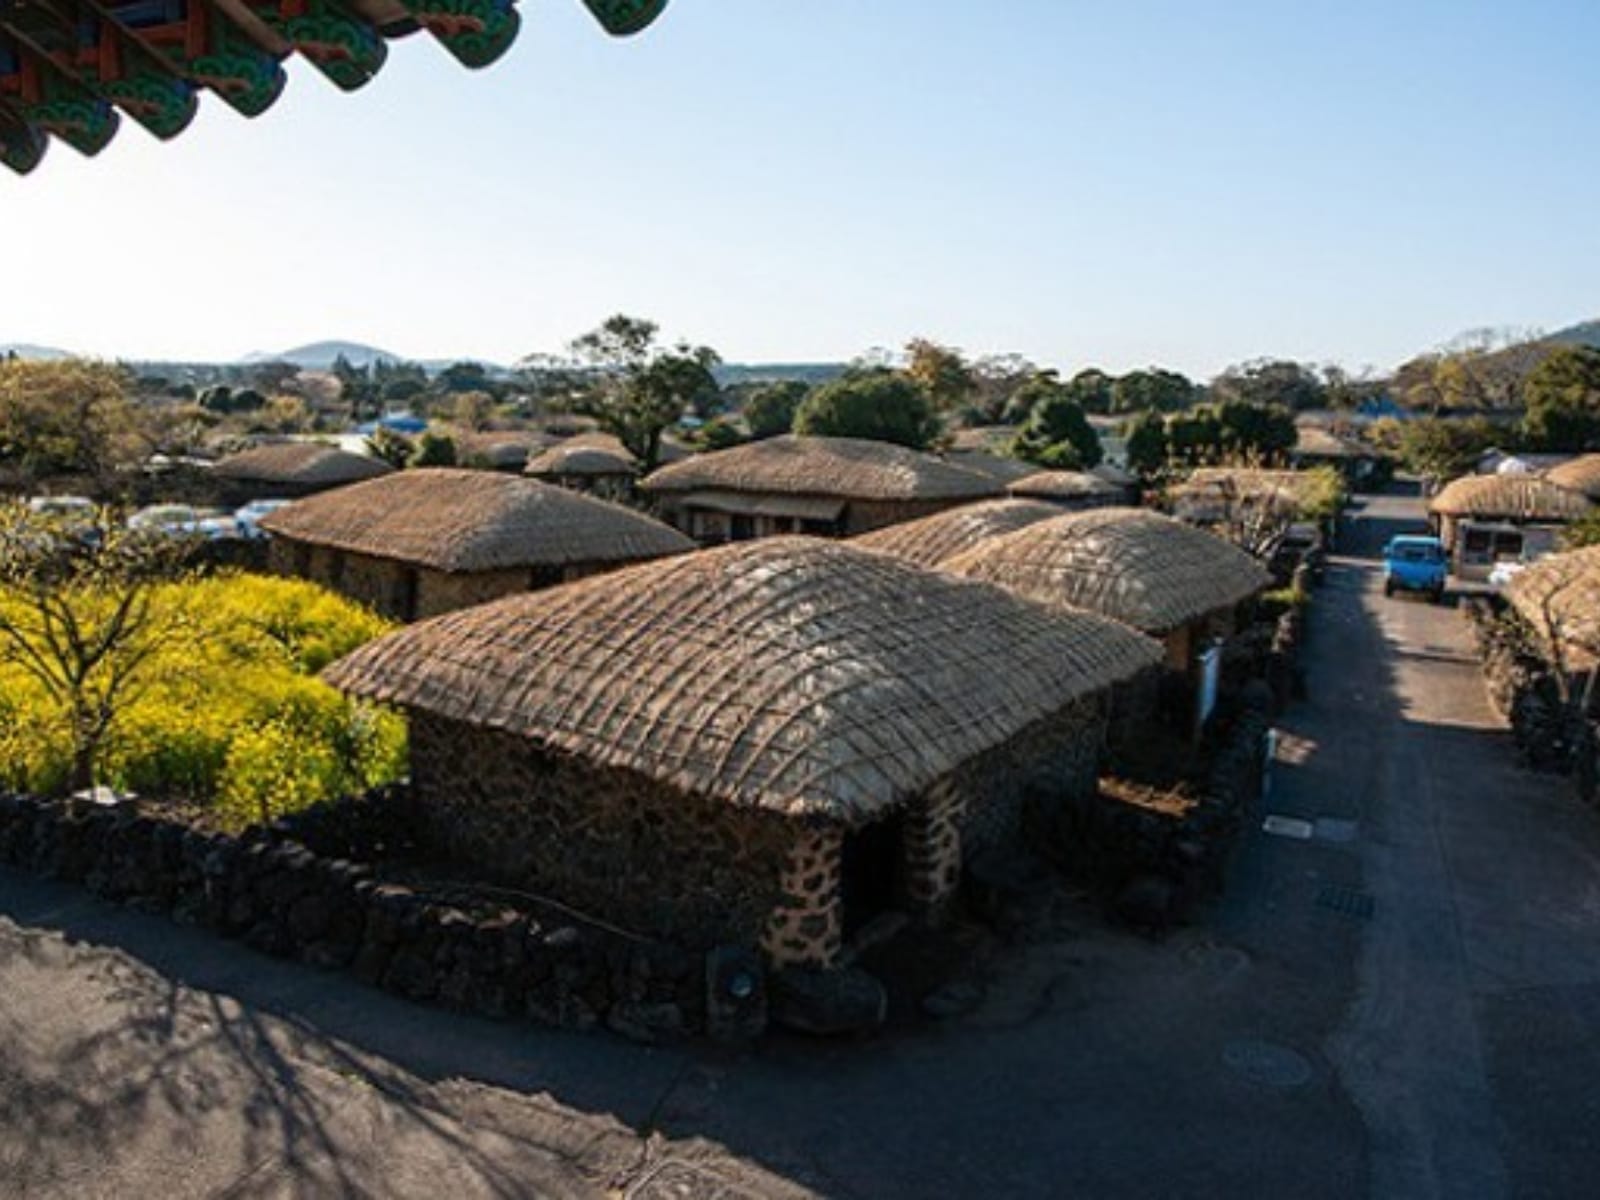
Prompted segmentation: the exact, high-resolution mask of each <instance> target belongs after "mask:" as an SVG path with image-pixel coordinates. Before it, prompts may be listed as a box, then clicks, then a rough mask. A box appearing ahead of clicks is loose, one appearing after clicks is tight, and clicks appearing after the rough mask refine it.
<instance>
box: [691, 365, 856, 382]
mask: <svg viewBox="0 0 1600 1200" xmlns="http://www.w3.org/2000/svg"><path fill="white" fill-rule="evenodd" d="M847 370H849V367H848V365H847V364H845V363H722V364H721V365H719V366H717V367H716V368H715V369H714V370H713V371H712V374H713V375H715V376H716V378H717V382H718V383H720V384H721V385H722V386H723V387H732V386H734V385H736V384H741V383H779V382H782V381H785V380H790V379H797V380H799V381H800V382H802V383H810V384H819V383H828V382H829V381H831V380H834V379H837V378H839V376H841V375H843V374H844V373H845V372H846V371H847Z"/></svg>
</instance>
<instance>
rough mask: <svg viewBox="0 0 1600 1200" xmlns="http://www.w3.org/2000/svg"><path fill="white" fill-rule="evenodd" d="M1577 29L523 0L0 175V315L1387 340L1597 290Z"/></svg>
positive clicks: (427, 342) (1593, 106)
mask: <svg viewBox="0 0 1600 1200" xmlns="http://www.w3.org/2000/svg"><path fill="white" fill-rule="evenodd" d="M1596 44H1600V4H1596V3H1594V2H1593V0H1573V2H1556V0H1543V2H1541V0H1531V2H1526V3H1518V4H1515V5H1513V4H1509V3H1500V4H1489V3H1474V2H1472V0H1456V2H1454V3H1444V2H1434V0H1405V2H1403V3H1394V2H1393V0H1390V2H1388V3H1369V2H1367V0H1339V2H1337V3H1334V2H1312V0H1303V2H1299V3H1295V2H1291V0H1280V2H1278V3H1267V2H1256V0H1209V2H1206V0H1120V2H1118V3H1115V4H1113V3H1110V2H1101V3H1079V2H1077V0H989V2H983V0H920V2H918V0H870V2H869V0H674V3H673V4H672V5H671V7H669V9H668V10H667V13H666V15H665V16H664V17H663V18H662V19H661V20H660V22H658V24H657V25H656V26H654V27H653V28H652V29H650V30H649V31H647V32H646V33H644V34H642V35H640V36H639V37H636V38H633V39H630V40H626V41H616V40H613V39H610V38H608V37H606V36H605V35H604V34H603V33H602V32H601V31H600V29H599V27H598V26H597V25H596V24H595V23H594V22H593V21H592V20H591V19H590V18H589V16H588V15H587V13H586V12H585V11H584V10H583V9H582V7H581V5H579V4H578V3H577V0H539V2H538V3H525V4H524V5H523V32H522V36H521V38H520V39H519V41H518V43H517V44H516V45H515V46H514V47H513V48H512V50H511V52H510V53H509V54H508V55H507V57H506V58H505V59H503V60H502V61H501V62H500V63H498V64H496V65H495V66H493V67H491V68H489V69H488V70H487V71H484V72H478V73H474V72H469V71H466V70H464V69H463V68H461V67H459V66H458V65H457V64H456V63H455V62H454V60H452V59H450V58H449V57H448V56H447V55H446V54H445V53H444V52H443V51H442V50H441V49H440V48H439V47H438V46H437V45H436V44H434V43H433V42H431V41H430V40H429V39H427V38H426V37H424V36H417V37H412V38H409V39H405V40H403V41H401V42H398V43H395V44H394V45H393V46H392V47H391V54H390V62H389V65H388V66H387V67H386V68H385V70H384V71H383V72H382V73H381V74H380V75H379V76H378V78H377V79H376V80H375V81H374V82H373V83H372V84H370V85H369V86H368V87H367V88H366V89H364V90H363V91H361V92H358V93H355V94H353V95H344V94H341V93H339V92H338V91H337V90H336V89H334V88H333V87H332V86H331V85H329V84H328V83H326V82H325V81H324V80H323V79H322V78H321V77H320V76H317V75H316V74H315V73H313V72H312V71H310V70H309V69H307V68H305V67H304V66H303V65H300V64H293V65H291V76H292V78H291V82H290V86H289V89H288V91H287V92H286V94H285V96H284V98H283V99H282V100H280V101H279V103H278V105H277V106H276V107H275V108H274V109H272V110H271V111H270V112H268V113H267V114H266V115H265V116H263V117H261V118H259V119H257V120H255V121H246V120H244V119H242V118H240V117H238V116H236V115H235V114H234V113H232V112H231V111H229V110H227V109H226V108H225V107H223V106H222V105H221V104H220V103H217V102H216V101H215V100H214V99H211V98H208V99H207V101H206V102H205V103H204V105H203V111H202V114H201V116H200V117H199V118H198V120H197V121H196V123H195V125H194V126H193V127H192V128H191V129H190V131H189V132H188V133H186V134H185V135H183V136H182V137H180V138H179V139H177V140H176V141H175V142H172V143H169V144H167V145H160V144H158V143H156V142H154V141H153V140H152V139H151V138H149V137H148V136H146V135H145V134H144V133H143V132H142V131H141V130H139V129H138V128H136V127H134V126H133V125H132V123H131V122H126V121H125V122H124V126H123V132H122V133H121V134H119V136H118V138H117V140H116V142H115V143H113V145H112V146H111V147H110V148H109V149H108V150H106V151H105V152H103V153H102V154H101V155H100V156H99V157H98V158H97V159H94V160H84V159H82V158H80V157H78V156H77V155H76V154H75V153H74V152H73V151H71V150H70V149H68V148H67V147H65V146H62V145H56V146H54V147H52V149H51V153H50V155H49V156H48V158H47V159H46V161H45V163H44V164H43V165H42V166H41V167H40V168H39V170H38V171H36V172H35V173H34V174H33V175H32V176H30V177H28V178H26V179H15V178H13V177H10V176H5V177H3V178H0V229H3V230H4V231H5V245H6V256H5V259H4V261H3V264H0V341H34V342H42V343H47V344H55V345H62V346H66V347H68V348H73V349H79V350H83V351H87V352H93V353H100V354H108V355H129V356H135V355H136V356H141V357H162V356H171V357H188V358H211V357H220V358H229V357H234V356H237V355H240V354H243V353H245V352H248V351H251V350H257V349H276V348H283V347H286V346H289V345H293V344H296V343H298V342H303V341H309V340H312V339H317V338H324V337H347V338H353V339H357V340H363V341H369V342H373V343H375V344H378V345H381V346H385V347H388V348H390V349H393V350H395V351H397V352H399V353H403V354H408V355H413V356H418V357H432V356H443V355H476V356H482V357H487V358H494V359H497V360H509V359H512V358H516V357H518V356H520V355H522V354H524V353H527V352H530V351H540V350H544V351H549V350H557V349H559V348H560V347H561V346H562V345H563V344H564V343H565V341H566V340H568V339H569V338H570V337H572V336H574V335H575V334H577V333H580V332H582V331H583V330H585V329H587V328H589V327H591V326H593V325H594V324H596V323H597V322H598V321H599V320H600V319H602V318H603V317H605V316H606V315H608V314H610V313H612V312H615V311H626V312H630V313H636V314H639V315H646V316H651V317H654V318H656V319H657V320H659V321H661V322H662V324H663V325H664V327H665V328H666V330H667V331H668V332H669V333H671V334H674V335H682V336H686V337H689V338H692V339H694V340H696V341H701V342H708V343H710V344H712V345H714V346H716V347H717V348H718V349H719V350H721V351H722V353H723V354H724V355H725V356H726V357H728V358H729V359H734V360H744V361H751V360H775V359H784V360H811V359H833V358H840V357H849V356H852V355H854V354H856V353H858V352H859V351H861V350H863V349H865V348H867V347H869V346H873V345H898V344H900V343H903V342H904V341H905V340H906V339H907V338H909V337H911V336H914V335H926V336H931V337H935V338H939V339H941V340H945V341H948V342H951V343H953V344H955V345H958V346H961V347H963V348H965V349H967V350H968V351H970V352H975V353H980V352H998V351H1017V352H1021V353H1025V354H1028V355H1029V356H1031V357H1034V358H1036V359H1037V360H1039V361H1041V362H1046V363H1049V364H1052V365H1056V366H1059V367H1062V368H1064V369H1067V370H1074V369H1077V368H1078V367H1081V366H1083V365H1087V364H1089V363H1096V364H1100V365H1104V366H1106V367H1108V368H1111V369H1119V370H1120V369H1126V368H1131V367H1135V366H1142V365H1145V364H1150V363H1159V364H1163V365H1169V366H1174V367H1177V368H1179V369H1182V370H1185V371H1188V372H1190V373H1192V374H1195V375H1199V376H1209V375H1210V374H1213V373H1214V372H1216V371H1217V370H1219V369H1221V368H1222V367H1223V366H1225V365H1227V364H1228V363H1230V362H1234V361H1239V360H1243V359H1248V358H1252V357H1257V356H1260V355H1266V354H1273V355H1283V356H1287V357H1294V358H1299V359H1304V360H1307V361H1313V362H1340V363H1343V364H1344V365H1346V366H1348V367H1351V368H1359V367H1361V366H1363V365H1365V364H1373V365H1376V366H1379V367H1389V366H1392V365H1393V364H1394V363H1396V362H1397V361H1399V360H1401V359H1403V358H1405V357H1407V356H1409V355H1410V354H1411V353H1413V352H1415V351H1417V350H1420V349H1425V348H1427V347H1429V346H1431V345H1434V344H1436V343H1439V342H1441V341H1443V340H1445V339H1447V338H1449V337H1450V336H1452V335H1453V334H1456V333H1458V332H1460V331H1461V330H1463V329H1467V328H1470V327H1474V326H1481V325H1493V324H1516V325H1532V326H1543V327H1547V328H1554V327H1557V326H1560V325H1563V324H1567V323H1570V322H1572V321H1575V320H1580V319H1585V318H1589V317H1593V316H1600V295H1597V285H1600V217H1597V212H1600V204H1597V200H1600V156H1597V155H1595V154H1594V152H1593V150H1592V146H1593V137H1594V132H1595V130H1596V129H1597V128H1600V125H1597V122H1596V115H1597V109H1600V103H1597V102H1600V72H1597V71H1596V69H1595V67H1594V62H1593V47H1594V46H1595V45H1596Z"/></svg>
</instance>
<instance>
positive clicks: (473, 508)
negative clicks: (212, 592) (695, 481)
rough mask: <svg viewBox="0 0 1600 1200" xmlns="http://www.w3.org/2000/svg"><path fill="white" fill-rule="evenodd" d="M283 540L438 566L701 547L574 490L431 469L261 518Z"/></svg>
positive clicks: (650, 554)
mask: <svg viewBox="0 0 1600 1200" xmlns="http://www.w3.org/2000/svg"><path fill="white" fill-rule="evenodd" d="M261 527H262V528H263V529H265V530H267V531H268V532H269V533H272V534H274V535H276V536H279V537H285V538H293V539H295V540H296V541H302V542H310V543H313V544H315V545H321V546H333V547H336V548H337V549H340V550H348V551H351V552H353V553H356V554H367V555H372V556H373V557H376V558H389V559H395V560H397V561H400V562H406V563H412V564H415V565H417V566H424V567H430V568H432V569H433V570H436V571H451V572H464V571H498V570H507V569H510V568H514V567H525V566H528V567H531V566H565V565H568V564H571V563H609V562H637V561H639V560H641V559H647V558H660V557H663V556H664V555H668V554H681V553H683V552H684V551H686V550H692V549H693V548H694V543H693V542H691V541H690V540H689V539H688V538H686V537H684V536H683V535H682V534H680V533H679V532H677V530H675V529H670V528H668V527H667V526H666V525H663V524H662V523H661V522H659V521H656V520H653V519H652V518H650V517H647V516H645V515H644V514H643V513H637V512H634V511H633V510H632V509H629V508H623V507H622V506H621V505H618V504H608V503H606V502H605V501H603V500H595V499H593V498H591V497H588V496H580V495H578V494H576V493H574V492H570V491H567V490H566V489H565V488H558V487H553V486H550V485H548V484H543V483H539V482H537V481H535V480H532V479H523V478H520V477H518V476H515V475H499V474H495V473H492V472H488V471H462V470H455V469H443V468H441V469H422V470H414V471H402V472H400V473H398V474H395V475H389V476H385V477H384V478H382V479H373V480H369V481H368V482H366V483H357V484H352V485H351V486H349V487H342V488H338V489H336V490H334V491H331V492H322V493H320V494H319V495H316V496H313V497H312V498H311V499H309V500H301V501H298V502H296V503H294V504H291V505H288V506H287V507H285V508H281V509H279V510H278V511H277V512H275V513H273V514H272V515H271V516H269V517H264V518H262V520H261Z"/></svg>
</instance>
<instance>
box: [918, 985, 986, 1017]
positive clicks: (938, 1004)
mask: <svg viewBox="0 0 1600 1200" xmlns="http://www.w3.org/2000/svg"><path fill="white" fill-rule="evenodd" d="M983 995H984V991H983V985H982V984H979V983H974V982H972V981H970V980H963V979H955V980H951V981H950V982H949V983H947V984H945V985H944V986H943V987H938V988H935V989H934V990H933V991H931V992H929V993H928V994H927V995H926V996H924V997H923V998H922V1005H921V1007H922V1012H923V1015H924V1016H928V1017H932V1018H933V1019H934V1020H935V1021H949V1020H951V1019H953V1018H955V1017H964V1016H966V1015H967V1014H968V1013H969V1012H971V1011H972V1010H973V1009H975V1008H977V1007H978V1005H980V1004H982V1003H983Z"/></svg>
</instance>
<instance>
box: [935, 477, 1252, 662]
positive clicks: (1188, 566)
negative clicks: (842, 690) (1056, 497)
mask: <svg viewBox="0 0 1600 1200" xmlns="http://www.w3.org/2000/svg"><path fill="white" fill-rule="evenodd" d="M942 569H943V570H946V571H951V572H954V573H955V574H958V575H963V576H966V577H968V578H971V579H984V580H988V581H990V582H992V583H998V584H1002V585H1003V586H1005V587H1007V588H1010V589H1011V590H1012V591H1015V592H1017V593H1018V594H1020V595H1023V596H1026V597H1028V598H1029V599H1032V600H1040V601H1045V602H1049V603H1056V604H1070V605H1074V606H1076V607H1078V608H1086V609H1088V610H1090V611H1091V612H1097V613H1101V614H1103V615H1104V616H1108V617H1112V618H1115V619H1116V620H1118V621H1123V622H1125V623H1127V624H1129V625H1132V626H1133V627H1134V628H1135V629H1142V630H1144V631H1145V632H1147V633H1167V632H1169V631H1171V630H1173V629H1176V628H1178V627H1179V626H1181V625H1184V624H1186V623H1188V622H1189V621H1192V620H1195V619H1196V618H1198V617H1202V616H1204V615H1205V614H1207V613H1210V612H1215V611H1216V610H1218V609H1222V608H1227V607H1229V606H1231V605H1234V604H1237V603H1238V602H1239V601H1241V600H1244V599H1246V598H1247V597H1249V596H1252V595H1254V594H1255V593H1256V592H1258V591H1260V590H1261V589H1262V588H1264V587H1265V586H1266V585H1267V582H1268V576H1267V572H1266V571H1265V570H1264V569H1263V568H1262V567H1261V565H1260V564H1259V563H1257V562H1256V561H1255V559H1253V558H1251V557H1250V556H1249V555H1248V554H1246V553H1245V552H1244V551H1243V550H1240V549H1239V548H1238V547H1236V546H1234V545H1231V544H1230V543H1228V542H1225V541H1223V540H1222V539H1221V538H1218V537H1214V536H1213V535H1211V534H1209V533H1206V532H1205V531H1203V530H1200V529H1195V528H1194V527H1193V526H1190V525H1185V524H1184V523H1183V522H1181V521H1175V520H1173V519H1172V518H1171V517H1164V516H1162V515H1161V514H1159V513H1153V512H1150V511H1148V510H1147V509H1136V508H1096V509H1089V510H1087V511H1085V512H1075V513H1067V514H1066V515H1065V516H1059V517H1055V518H1053V519H1052V520H1049V521H1040V522H1038V523H1036V524H1033V525H1029V526H1027V527H1026V528H1024V529H1020V530H1018V531H1017V532H1016V533H1008V534H1006V535H1005V536H1004V537H998V538H994V539H992V540H990V541H987V542H984V543H983V544H982V545H980V546H978V547H976V548H974V549H972V550H969V551H967V552H966V553H965V554H961V555H958V556H957V557H955V558H952V559H950V560H949V561H947V562H945V563H944V564H943V567H942Z"/></svg>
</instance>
